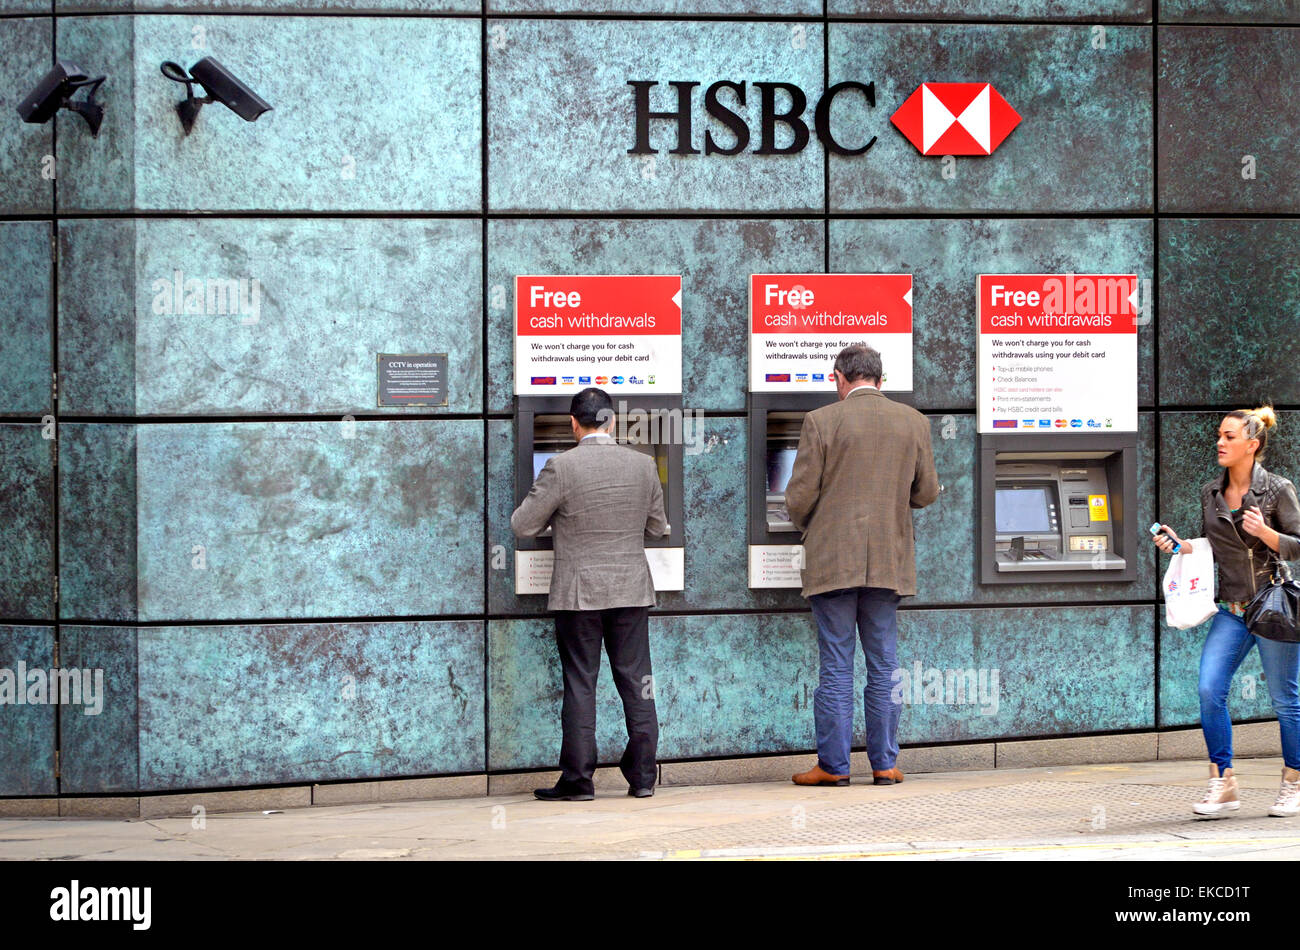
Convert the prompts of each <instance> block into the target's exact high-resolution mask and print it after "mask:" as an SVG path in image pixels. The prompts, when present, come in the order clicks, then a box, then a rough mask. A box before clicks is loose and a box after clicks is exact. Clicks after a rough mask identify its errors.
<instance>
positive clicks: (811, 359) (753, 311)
mask: <svg viewBox="0 0 1300 950" xmlns="http://www.w3.org/2000/svg"><path fill="white" fill-rule="evenodd" d="M855 343H865V344H867V345H868V346H871V347H873V348H875V349H876V350H878V351H879V352H880V357H881V362H882V364H883V366H884V374H885V378H884V379H883V380H882V381H881V388H882V389H884V390H887V391H888V390H894V391H898V392H910V391H911V390H912V275H911V274H753V275H751V276H750V278H749V389H750V392H760V393H761V392H818V393H824V392H827V391H828V390H830V389H832V388H833V386H834V384H833V383H832V382H831V378H830V373H831V369H832V368H833V366H834V364H835V357H836V356H838V355H839V352H840V350H842V349H844V347H846V346H850V345H852V344H855Z"/></svg>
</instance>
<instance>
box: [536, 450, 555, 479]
mask: <svg viewBox="0 0 1300 950" xmlns="http://www.w3.org/2000/svg"><path fill="white" fill-rule="evenodd" d="M559 454H560V453H559V452H534V453H533V481H537V476H539V475H541V474H542V469H543V468H545V467H546V463H547V462H549V461H550V460H551V459H553V458H555V456H557V455H559Z"/></svg>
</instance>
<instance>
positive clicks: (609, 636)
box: [555, 607, 659, 794]
mask: <svg viewBox="0 0 1300 950" xmlns="http://www.w3.org/2000/svg"><path fill="white" fill-rule="evenodd" d="M649 619H650V608H649V607H611V608H610V609H608V610H557V611H556V612H555V641H556V643H557V644H558V645H559V648H560V664H561V666H562V667H563V668H564V707H563V711H562V712H561V714H560V722H561V724H562V726H563V728H564V739H563V742H562V743H561V745H560V784H559V787H560V788H561V789H563V790H564V791H568V792H573V793H578V794H589V793H591V792H592V790H593V789H592V782H591V777H592V774H593V773H594V772H595V771H596V677H597V674H599V672H600V644H601V641H602V640H603V641H604V643H605V651H606V652H607V653H608V654H609V666H610V669H611V670H613V672H614V685H615V686H616V687H617V688H618V695H619V697H620V698H621V699H622V700H623V715H624V717H625V718H626V720H627V748H626V749H624V750H623V757H622V759H621V760H620V761H619V764H618V765H619V768H620V769H621V770H622V772H623V777H624V778H625V779H627V783H628V785H630V786H631V787H633V788H654V786H655V780H656V778H657V777H658V776H657V773H656V771H655V750H656V748H657V747H658V745H659V719H658V716H657V715H656V714H655V699H654V680H653V678H652V675H653V674H652V673H651V671H650V623H649Z"/></svg>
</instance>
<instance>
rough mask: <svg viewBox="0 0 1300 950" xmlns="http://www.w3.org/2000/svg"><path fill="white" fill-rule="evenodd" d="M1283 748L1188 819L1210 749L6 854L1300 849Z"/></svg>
mask: <svg viewBox="0 0 1300 950" xmlns="http://www.w3.org/2000/svg"><path fill="white" fill-rule="evenodd" d="M1281 768H1282V763H1281V760H1280V759H1278V758H1271V759H1269V758H1262V759H1243V760H1239V761H1238V769H1237V775H1238V780H1239V782H1240V784H1241V788H1242V793H1241V794H1242V803H1243V804H1242V808H1241V810H1240V812H1238V814H1237V815H1236V816H1235V817H1231V818H1222V819H1209V820H1206V819H1195V818H1193V817H1192V814H1191V804H1192V802H1194V801H1197V800H1199V798H1200V796H1201V793H1202V790H1203V788H1204V775H1203V770H1204V766H1203V764H1202V763H1199V762H1186V761H1178V762H1170V761H1161V762H1139V763H1127V764H1114V765H1083V766H1072V767H1070V766H1067V767H1054V768H1033V769H997V770H995V771H963V772H947V773H923V774H916V775H909V776H908V777H907V781H905V782H904V783H903V784H901V785H896V786H885V787H876V786H873V785H871V784H870V782H871V778H870V774H869V773H868V774H867V775H866V776H865V777H863V776H856V777H855V783H854V784H853V785H850V786H848V787H847V788H811V789H809V788H799V787H796V786H794V785H793V784H791V783H789V782H769V783H747V784H743V785H705V786H661V787H660V788H659V789H658V790H657V791H656V793H655V795H654V797H653V798H648V799H633V798H629V797H627V796H626V794H624V792H623V791H621V790H614V791H604V790H598V791H597V795H596V800H595V801H592V802H565V803H544V802H539V801H536V800H534V799H533V798H532V796H531V795H511V796H493V797H475V798H462V799H451V800H441V801H410V802H383V803H366V804H353V805H335V806H313V807H309V808H297V809H287V810H284V811H274V812H271V813H262V812H251V813H248V812H246V813H231V814H207V815H195V816H193V817H189V818H152V819H128V820H108V819H78V818H60V819H51V818H8V819H0V859H9V860H32V859H47V860H48V859H61V860H80V859H90V860H129V859H136V860H141V859H143V860H153V859H161V860H177V859H192V860H202V861H213V860H218V861H219V860H228V859H244V860H250V859H251V860H329V859H365V860H410V859H434V860H492V859H509V858H524V859H563V860H570V859H605V860H608V859H617V860H667V861H701V860H755V859H769V860H791V859H817V860H844V859H855V858H856V859H866V858H870V859H876V860H888V861H931V860H933V861H953V860H989V859H1014V860H1059V859H1071V860H1076V859H1084V860H1152V859H1204V858H1231V859H1239V860H1267V861H1274V860H1296V859H1298V858H1300V817H1297V818H1293V819H1281V818H1270V817H1267V810H1268V807H1269V805H1271V804H1272V802H1273V799H1274V796H1275V795H1276V792H1277V787H1278V782H1279V777H1280V773H1281Z"/></svg>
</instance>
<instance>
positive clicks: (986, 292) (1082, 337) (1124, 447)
mask: <svg viewBox="0 0 1300 950" xmlns="http://www.w3.org/2000/svg"><path fill="white" fill-rule="evenodd" d="M1137 285H1138V278H1137V276H1136V275H1132V274H1119V275H1114V274H1105V275H1090V274H1082V275H1080V274H987V275H980V276H979V278H978V281H977V287H976V292H977V294H978V300H979V304H978V307H979V341H978V345H979V354H978V356H979V364H978V372H977V376H976V378H977V386H976V398H977V403H978V424H977V429H978V438H979V463H978V482H977V492H976V505H977V511H976V520H977V524H978V525H979V528H978V538H977V541H978V545H979V550H978V556H977V561H978V564H979V580H980V583H982V584H1071V583H1073V584H1079V583H1097V582H1099V581H1100V582H1110V581H1114V582H1122V581H1132V580H1135V579H1136V578H1137V562H1138V544H1139V543H1140V539H1139V534H1138V527H1137V524H1136V518H1137V425H1138V413H1137V326H1138V325H1139V324H1138V320H1137V316H1138V314H1139V312H1140V306H1139V295H1138V292H1137ZM1101 380H1104V383H1102V382H1100V381H1101Z"/></svg>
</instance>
